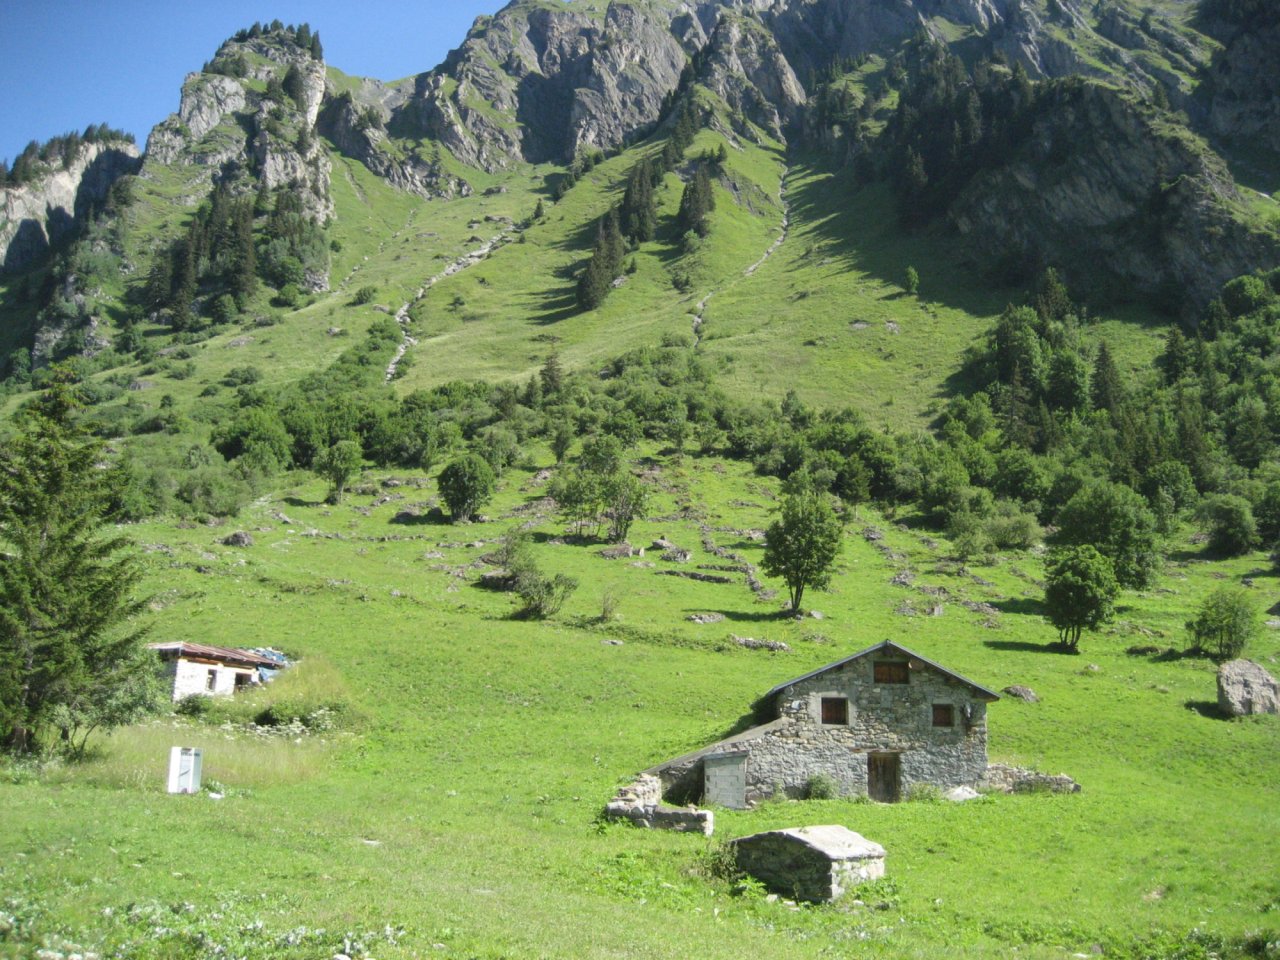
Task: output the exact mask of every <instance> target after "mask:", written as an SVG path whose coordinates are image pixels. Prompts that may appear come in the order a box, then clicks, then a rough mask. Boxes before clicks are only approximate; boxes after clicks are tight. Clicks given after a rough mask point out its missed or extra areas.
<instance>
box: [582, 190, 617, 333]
mask: <svg viewBox="0 0 1280 960" xmlns="http://www.w3.org/2000/svg"><path fill="white" fill-rule="evenodd" d="M625 253H626V246H625V244H624V243H623V240H622V233H621V231H620V230H619V228H618V211H617V210H610V211H609V213H608V214H607V215H606V216H605V217H603V218H602V219H601V221H600V224H599V226H598V227H597V229H596V245H595V249H594V250H593V251H592V253H591V259H590V260H588V261H587V266H586V269H585V270H583V271H582V276H581V277H580V278H579V279H578V305H579V306H580V307H582V309H583V310H594V309H595V308H596V307H598V306H600V304H602V303H603V302H604V298H605V297H607V296H608V295H609V291H610V290H612V289H613V280H614V278H615V277H617V276H618V274H619V273H620V272H621V270H622V258H623V255H624V254H625Z"/></svg>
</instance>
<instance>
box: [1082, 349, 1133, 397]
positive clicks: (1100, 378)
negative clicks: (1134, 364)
mask: <svg viewBox="0 0 1280 960" xmlns="http://www.w3.org/2000/svg"><path fill="white" fill-rule="evenodd" d="M1089 395H1090V401H1091V402H1092V404H1093V409H1095V410H1105V411H1106V412H1107V413H1110V414H1113V415H1114V414H1115V413H1116V411H1117V410H1119V409H1120V407H1122V406H1123V405H1124V399H1125V398H1124V384H1123V383H1121V381H1120V371H1119V370H1117V369H1116V363H1115V361H1114V360H1112V359H1111V349H1110V348H1109V347H1108V346H1107V341H1105V340H1103V341H1102V342H1101V343H1099V344H1098V353H1097V356H1096V357H1095V358H1094V361H1093V377H1092V378H1091V380H1090V383H1089Z"/></svg>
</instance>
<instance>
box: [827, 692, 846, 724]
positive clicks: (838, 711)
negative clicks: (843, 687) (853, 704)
mask: <svg viewBox="0 0 1280 960" xmlns="http://www.w3.org/2000/svg"><path fill="white" fill-rule="evenodd" d="M822 722H823V723H829V724H831V725H833V726H837V725H838V726H848V725H849V701H848V700H846V699H845V698H844V697H823V698H822Z"/></svg>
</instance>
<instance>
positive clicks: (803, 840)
mask: <svg viewBox="0 0 1280 960" xmlns="http://www.w3.org/2000/svg"><path fill="white" fill-rule="evenodd" d="M729 842H730V845H731V846H732V848H733V853H734V860H735V862H736V864H737V866H738V869H740V870H742V871H743V872H744V873H747V874H750V875H751V876H753V877H755V878H756V879H757V880H760V881H761V882H762V883H764V884H765V885H766V886H769V887H771V888H772V889H774V890H776V891H777V892H779V893H781V894H782V895H783V896H789V897H795V898H796V899H797V900H814V901H823V900H836V899H838V898H839V897H841V896H843V895H844V894H845V893H848V892H849V891H850V890H852V889H853V888H854V887H856V886H857V885H858V884H860V883H866V882H867V881H869V880H878V879H879V878H880V877H883V876H884V847H882V846H880V844H878V843H875V842H874V841H871V840H867V839H866V838H865V837H863V836H862V835H861V834H857V833H854V832H853V831H852V830H850V829H848V828H847V827H843V826H839V825H826V826H814V827H795V828H791V829H788V830H771V831H769V832H767V833H755V834H752V835H751V836H749V837H740V838H739V839H737V840H731V841H729Z"/></svg>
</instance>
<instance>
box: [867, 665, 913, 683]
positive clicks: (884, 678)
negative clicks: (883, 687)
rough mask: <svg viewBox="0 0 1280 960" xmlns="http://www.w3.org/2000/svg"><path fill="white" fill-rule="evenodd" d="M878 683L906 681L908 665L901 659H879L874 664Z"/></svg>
mask: <svg viewBox="0 0 1280 960" xmlns="http://www.w3.org/2000/svg"><path fill="white" fill-rule="evenodd" d="M873 669H874V677H875V682H876V683H906V682H907V665H906V663H905V662H904V661H901V660H877V661H876V663H875V666H874V668H873Z"/></svg>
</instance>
